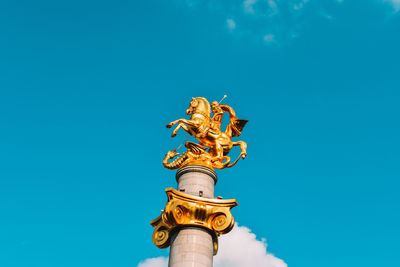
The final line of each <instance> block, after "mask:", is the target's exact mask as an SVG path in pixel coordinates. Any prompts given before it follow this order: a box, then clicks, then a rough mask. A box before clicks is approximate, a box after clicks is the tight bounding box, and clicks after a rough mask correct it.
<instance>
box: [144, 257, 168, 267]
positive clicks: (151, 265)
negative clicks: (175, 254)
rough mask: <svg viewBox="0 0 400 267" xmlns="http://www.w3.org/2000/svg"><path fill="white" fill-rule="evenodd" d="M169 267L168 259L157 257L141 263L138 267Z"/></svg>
mask: <svg viewBox="0 0 400 267" xmlns="http://www.w3.org/2000/svg"><path fill="white" fill-rule="evenodd" d="M167 266H168V258H166V257H157V258H151V259H147V260H145V261H143V262H140V263H139V265H138V266H137V267H167Z"/></svg>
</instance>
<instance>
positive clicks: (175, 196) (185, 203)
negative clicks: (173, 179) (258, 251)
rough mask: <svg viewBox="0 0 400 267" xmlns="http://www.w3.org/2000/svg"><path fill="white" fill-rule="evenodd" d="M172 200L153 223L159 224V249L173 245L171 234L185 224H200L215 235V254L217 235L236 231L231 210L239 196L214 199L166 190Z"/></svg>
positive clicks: (156, 233)
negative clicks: (236, 197)
mask: <svg viewBox="0 0 400 267" xmlns="http://www.w3.org/2000/svg"><path fill="white" fill-rule="evenodd" d="M165 191H166V193H167V197H168V202H167V204H166V205H165V209H164V210H163V211H162V212H161V215H160V216H159V217H157V218H156V219H154V220H152V221H151V222H150V224H151V225H152V226H153V227H155V229H154V232H153V243H154V244H155V245H156V246H157V247H159V248H167V247H169V245H170V240H171V233H172V232H173V231H174V230H177V229H179V228H181V227H184V226H197V227H201V228H204V229H207V230H209V231H210V232H211V233H212V235H213V240H214V254H216V253H217V250H218V239H217V237H218V236H219V235H221V234H226V233H228V232H229V231H231V230H232V228H233V226H234V223H235V219H234V218H233V215H232V214H231V212H230V210H231V209H232V208H233V207H235V206H237V205H238V202H237V201H236V199H225V200H224V199H210V198H203V197H197V196H192V195H189V194H186V193H183V192H179V191H177V190H175V189H173V188H167V189H165Z"/></svg>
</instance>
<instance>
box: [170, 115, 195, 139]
mask: <svg viewBox="0 0 400 267" xmlns="http://www.w3.org/2000/svg"><path fill="white" fill-rule="evenodd" d="M177 123H179V124H178V126H177V127H176V128H175V129H174V131H173V132H172V135H171V136H172V137H175V136H176V134H177V132H178V130H179V128H181V127H182V128H183V129H185V128H186V129H190V128H191V127H197V125H198V123H197V122H196V121H193V120H186V119H178V120H176V121H172V122H170V123H169V124H167V128H171V127H172V126H173V125H175V124H177ZM186 125H188V126H189V127H186ZM190 126H191V127H190ZM186 129H185V131H186V132H188V133H189V134H192V133H190V132H189V131H188V130H186ZM192 135H194V134H192Z"/></svg>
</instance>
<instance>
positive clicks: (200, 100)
mask: <svg viewBox="0 0 400 267" xmlns="http://www.w3.org/2000/svg"><path fill="white" fill-rule="evenodd" d="M225 97H226V96H224V98H225ZM224 98H223V99H224ZM221 101H222V100H221ZM221 101H220V102H221ZM220 102H217V101H214V102H212V103H211V105H210V103H209V102H208V101H207V99H205V98H204V97H195V98H194V97H192V101H191V102H190V105H189V108H188V109H187V110H186V114H188V115H191V116H190V119H189V120H187V119H178V120H175V121H172V122H170V123H169V124H168V125H167V128H171V127H172V126H173V125H175V124H178V126H176V128H175V129H174V130H173V132H172V137H175V136H176V134H177V132H178V130H179V129H180V128H182V129H184V130H185V131H186V132H187V133H188V134H190V135H192V136H193V137H195V138H196V139H197V140H198V141H199V143H200V144H196V143H192V142H187V143H186V144H185V147H186V148H187V149H188V150H187V151H186V152H184V153H183V154H182V155H181V156H180V157H178V158H177V159H175V160H174V161H173V162H169V160H171V159H173V158H174V157H176V156H177V155H179V153H177V152H176V151H177V150H176V149H174V150H172V151H169V152H168V153H167V155H166V156H165V158H164V160H163V165H164V167H165V168H167V169H178V168H181V167H183V166H185V165H190V164H192V165H194V164H197V165H204V166H207V167H211V168H217V169H223V168H229V167H232V166H234V165H235V164H236V162H238V160H239V159H240V158H243V159H244V158H245V157H246V156H247V153H246V148H247V144H246V143H245V142H244V141H236V142H233V141H232V137H237V136H240V134H241V131H242V130H243V128H244V126H245V125H246V123H247V122H248V121H247V120H240V119H238V118H237V117H236V115H235V112H234V110H233V109H232V108H231V107H230V106H228V105H221V104H220ZM211 112H212V113H213V116H212V117H211ZM224 113H228V114H229V119H230V122H229V124H228V126H227V127H226V129H225V132H222V131H221V124H222V118H223V115H224ZM234 146H240V149H241V153H240V155H239V157H238V158H237V159H236V161H234V162H233V163H230V161H231V159H230V157H229V156H227V155H228V153H229V152H230V150H231V149H232V147H234Z"/></svg>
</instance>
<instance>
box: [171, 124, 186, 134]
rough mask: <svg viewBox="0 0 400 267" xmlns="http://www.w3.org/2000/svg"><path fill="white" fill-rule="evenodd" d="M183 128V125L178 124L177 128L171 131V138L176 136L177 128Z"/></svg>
mask: <svg viewBox="0 0 400 267" xmlns="http://www.w3.org/2000/svg"><path fill="white" fill-rule="evenodd" d="M183 126H185V124H183V123H179V124H178V126H176V127H175V129H174V130H173V131H172V134H171V137H175V136H176V134H177V133H178V130H179V128H181V127H183Z"/></svg>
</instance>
